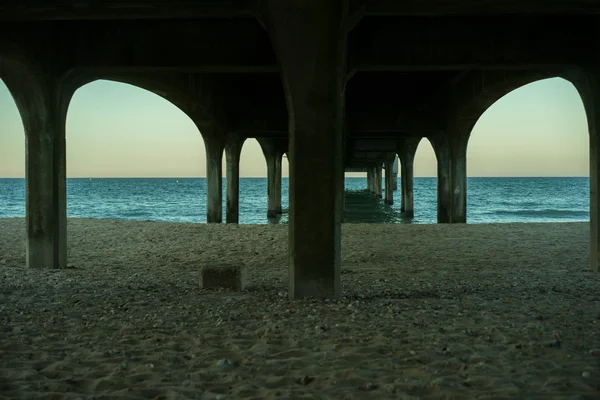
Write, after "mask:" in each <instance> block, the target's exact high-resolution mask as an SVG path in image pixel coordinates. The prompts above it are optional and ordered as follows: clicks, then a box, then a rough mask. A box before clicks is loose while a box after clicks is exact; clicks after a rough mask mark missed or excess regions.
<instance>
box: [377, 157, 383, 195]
mask: <svg viewBox="0 0 600 400" xmlns="http://www.w3.org/2000/svg"><path fill="white" fill-rule="evenodd" d="M382 180H383V169H382V167H381V165H378V166H377V167H375V195H376V196H377V197H379V198H380V199H381V197H382V195H381V191H382V189H383V188H382V187H381V186H382V185H381V181H382Z"/></svg>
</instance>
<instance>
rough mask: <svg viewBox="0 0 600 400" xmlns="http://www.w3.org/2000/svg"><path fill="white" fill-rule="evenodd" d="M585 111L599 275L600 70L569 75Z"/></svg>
mask: <svg viewBox="0 0 600 400" xmlns="http://www.w3.org/2000/svg"><path fill="white" fill-rule="evenodd" d="M566 78H567V79H569V80H570V81H571V82H572V83H573V84H574V85H575V87H576V88H577V90H578V91H579V94H580V96H581V99H582V101H583V104H584V107H585V113H586V116H587V122H588V130H589V135H590V137H589V140H590V254H589V260H590V270H591V271H594V272H599V271H600V195H599V194H598V190H599V188H600V138H599V137H598V135H599V134H600V69H586V70H576V71H570V72H569V74H567V76H566Z"/></svg>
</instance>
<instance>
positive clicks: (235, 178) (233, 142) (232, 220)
mask: <svg viewBox="0 0 600 400" xmlns="http://www.w3.org/2000/svg"><path fill="white" fill-rule="evenodd" d="M244 140H245V139H244V138H242V137H240V136H238V135H236V134H232V135H229V138H228V139H227V145H226V146H225V159H226V163H227V164H226V165H227V189H226V192H227V207H226V211H227V213H226V216H225V219H226V222H227V223H228V224H237V223H239V219H240V201H239V197H240V155H241V152H242V146H243V145H244Z"/></svg>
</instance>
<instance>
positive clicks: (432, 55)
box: [348, 15, 600, 72]
mask: <svg viewBox="0 0 600 400" xmlns="http://www.w3.org/2000/svg"><path fill="white" fill-rule="evenodd" d="M599 38H600V18H599V17H597V16H591V15H587V16H576V17H574V16H569V15H535V16H523V15H509V16H497V15H493V16H479V17H464V16H453V17H445V18H425V17H396V18H370V17H367V18H365V19H363V21H362V22H361V23H360V24H359V26H357V27H356V29H354V31H353V32H352V33H351V34H350V39H349V46H348V65H349V70H350V71H351V72H352V71H353V70H358V71H398V70H401V71H411V70H440V69H456V70H459V69H485V68H489V69H491V68H500V69H508V68H518V69H527V68H556V67H557V66H564V65H580V66H589V65H597V64H599V63H600V54H599V53H598V52H596V51H593V50H592V49H595V45H596V43H597V42H598V39H599Z"/></svg>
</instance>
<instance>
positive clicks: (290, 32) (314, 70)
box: [259, 0, 347, 298]
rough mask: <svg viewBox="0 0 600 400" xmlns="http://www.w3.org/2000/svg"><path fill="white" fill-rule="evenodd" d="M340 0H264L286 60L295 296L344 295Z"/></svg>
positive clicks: (267, 18) (268, 21) (267, 19)
mask: <svg viewBox="0 0 600 400" xmlns="http://www.w3.org/2000/svg"><path fill="white" fill-rule="evenodd" d="M341 3H342V2H341V1H340V2H338V1H322V0H290V1H280V0H265V1H263V2H260V3H259V6H260V7H261V8H260V9H259V12H260V13H261V19H262V22H263V24H264V26H265V27H266V28H267V31H268V32H269V35H270V38H271V41H272V43H273V47H274V49H275V52H276V53H277V58H278V60H279V64H280V67H281V71H282V80H283V86H284V89H285V94H286V101H287V108H288V113H289V129H290V132H289V150H290V151H289V153H290V157H289V164H290V192H289V193H290V206H289V230H290V231H289V241H290V242H289V255H290V274H289V276H290V292H289V293H290V297H291V298H302V297H308V296H314V297H329V298H339V297H340V248H341V223H340V221H341V212H342V196H343V192H342V191H341V190H340V184H339V183H340V181H339V179H340V176H341V174H342V172H343V167H344V166H343V162H342V160H343V156H342V141H343V134H342V132H343V129H342V123H343V100H344V95H343V87H344V84H345V77H344V74H345V71H346V68H345V60H346V42H347V32H346V29H344V24H343V19H344V11H343V9H342V4H341Z"/></svg>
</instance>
